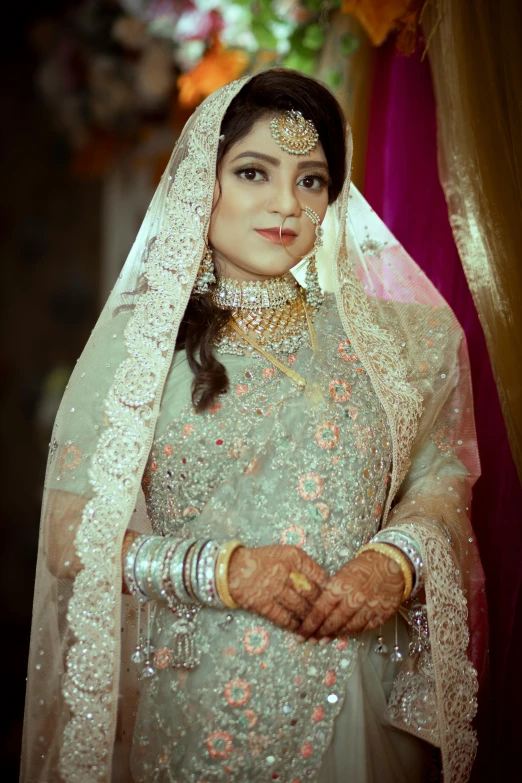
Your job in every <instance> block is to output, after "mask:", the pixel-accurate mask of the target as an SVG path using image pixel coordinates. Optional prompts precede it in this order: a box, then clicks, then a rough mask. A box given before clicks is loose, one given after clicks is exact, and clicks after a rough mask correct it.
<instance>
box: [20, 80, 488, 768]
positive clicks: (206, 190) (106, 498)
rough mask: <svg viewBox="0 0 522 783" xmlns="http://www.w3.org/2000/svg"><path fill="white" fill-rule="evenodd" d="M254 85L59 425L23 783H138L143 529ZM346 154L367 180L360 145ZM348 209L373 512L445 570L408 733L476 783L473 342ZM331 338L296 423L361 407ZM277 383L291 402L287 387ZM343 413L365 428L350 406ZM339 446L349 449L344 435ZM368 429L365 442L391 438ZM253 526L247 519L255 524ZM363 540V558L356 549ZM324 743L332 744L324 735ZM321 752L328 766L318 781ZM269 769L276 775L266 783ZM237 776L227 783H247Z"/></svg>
mask: <svg viewBox="0 0 522 783" xmlns="http://www.w3.org/2000/svg"><path fill="white" fill-rule="evenodd" d="M250 78H252V77H247V79H244V80H240V81H239V82H234V83H232V84H230V85H227V86H226V87H224V88H222V89H221V90H219V91H217V92H216V93H215V94H213V95H212V96H210V97H209V98H208V99H207V100H206V101H205V102H204V103H203V104H202V105H201V106H200V107H199V108H198V110H197V111H196V112H195V113H194V115H193V116H192V117H191V119H190V120H189V122H188V123H187V125H186V127H185V128H184V130H183V132H182V134H181V136H180V139H179V141H178V143H177V145H176V147H175V149H174V151H173V153H172V157H171V160H170V162H169V164H168V166H167V169H166V171H165V174H164V176H163V178H162V180H161V182H160V184H159V186H158V189H157V191H156V194H155V196H154V198H153V200H152V203H151V206H150V207H149V210H148V212H147V215H146V217H145V220H144V222H143V225H142V227H141V229H140V231H139V233H138V236H137V239H136V242H135V243H134V245H133V248H132V249H131V252H130V254H129V257H128V259H127V262H126V264H125V266H124V268H123V270H122V273H121V275H120V277H119V279H118V281H117V283H116V285H115V288H114V289H113V291H112V293H111V295H110V297H109V299H108V302H107V304H106V306H105V308H104V310H103V312H102V314H101V316H100V319H99V321H98V323H97V324H96V327H95V329H94V331H93V333H92V335H91V338H90V340H89V342H88V344H87V346H86V348H85V350H84V353H83V354H82V356H81V357H80V359H79V361H78V363H77V366H76V368H75V371H74V373H73V375H72V377H71V380H70V382H69V386H68V388H67V390H66V393H65V395H64V398H63V401H62V404H61V407H60V410H59V412H58V416H57V420H56V424H55V428H54V431H53V437H52V442H51V450H50V454H49V463H48V470H47V475H46V484H45V487H46V491H45V497H44V503H43V509H42V526H41V536H40V549H39V561H38V569H37V583H36V590H35V604H34V614H33V627H32V640H31V651H30V658H29V676H28V687H27V706H26V722H25V732H24V750H23V762H22V781H24V783H27V782H29V781H43V780H53V781H63V783H72V781H81V783H95V781H97V782H98V783H100V782H103V783H108V781H109V780H111V777H113V770H116V766H115V760H116V759H117V758H118V757H119V756H120V755H121V767H120V768H121V769H122V770H125V768H126V766H125V765H126V757H127V756H128V739H129V736H130V734H131V732H132V721H133V718H134V715H135V707H136V698H135V697H136V695H137V688H136V680H135V670H134V668H133V667H132V665H131V663H130V660H129V645H130V644H131V643H132V641H131V640H132V638H133V633H134V625H135V621H136V614H137V613H136V607H135V606H133V603H132V601H130V600H125V601H124V602H122V601H121V546H122V540H123V537H124V534H125V531H126V529H127V528H128V527H132V528H134V529H140V530H150V520H149V519H148V517H147V514H146V509H145V506H144V496H143V491H142V489H141V482H142V479H143V473H144V469H145V465H146V463H147V461H148V457H149V454H150V451H151V446H152V444H153V441H154V438H155V430H156V423H157V420H158V416H159V413H160V410H161V406H162V397H163V392H164V389H165V384H166V381H167V378H168V377H169V374H170V371H171V369H172V359H173V355H174V346H175V341H176V336H177V333H178V329H179V325H180V322H181V319H182V316H183V313H184V312H185V309H186V306H187V302H188V300H189V297H190V294H191V290H192V287H193V284H194V280H195V277H196V274H197V271H198V269H199V266H200V263H201V259H202V257H203V253H204V249H205V241H206V237H207V232H208V226H209V221H210V214H211V210H212V203H213V195H214V186H215V179H216V155H217V149H218V144H219V135H220V127H221V121H222V118H223V116H224V113H225V111H226V110H227V107H228V105H229V104H230V101H231V100H232V99H233V98H234V96H235V95H236V94H237V93H238V91H239V90H240V89H241V88H242V86H243V85H244V84H246V82H247V81H248V80H249V79H250ZM348 130H349V129H348ZM345 152H346V159H347V161H346V162H347V170H348V171H350V164H351V158H352V145H351V134H350V133H349V132H348V134H347V147H346V151H345ZM329 213H330V214H329V220H330V222H329V232H331V233H332V235H333V236H332V237H331V238H329V239H330V241H328V242H326V243H325V246H326V247H330V248H332V250H331V255H330V256H329V257H328V258H327V259H326V261H327V263H328V264H329V265H330V267H331V280H332V284H333V293H334V298H333V306H334V311H333V315H334V317H335V318H337V319H339V324H340V327H339V328H341V329H342V336H343V338H345V339H343V340H342V341H341V342H340V343H339V342H338V344H337V347H336V348H335V350H334V355H335V356H336V361H337V362H338V364H339V367H344V365H345V364H346V365H347V367H348V366H349V365H350V364H351V363H352V362H353V361H355V359H357V360H358V361H359V362H360V364H361V367H360V369H361V372H362V373H366V374H367V377H368V382H369V383H370V384H371V387H372V389H373V392H374V394H375V395H376V398H377V399H378V401H379V404H380V406H381V407H382V411H383V412H384V415H385V417H386V422H387V427H388V428H389V442H388V446H389V448H390V454H391V460H392V463H391V471H390V475H389V478H388V479H387V481H386V485H385V497H383V502H382V503H381V504H380V505H378V506H377V507H376V508H375V510H374V513H375V514H377V515H378V517H377V520H378V524H381V525H385V524H389V523H391V524H393V525H394V526H399V525H405V526H406V527H407V529H408V530H409V531H410V532H411V533H412V534H414V535H415V538H416V540H417V541H418V543H419V546H420V548H421V552H422V554H423V558H424V561H425V567H426V607H425V609H424V610H423V612H424V613H425V618H426V622H427V626H428V629H429V632H430V634H431V653H432V654H431V655H430V653H429V645H428V646H427V647H423V648H422V652H421V653H420V654H418V655H416V656H415V657H412V658H411V659H410V658H409V659H408V661H407V665H405V667H403V669H402V670H401V672H400V674H399V675H398V677H397V678H396V682H395V683H394V688H393V691H392V695H391V701H390V719H391V720H392V722H393V725H394V726H396V727H397V728H400V729H402V730H404V731H406V732H410V733H412V734H414V735H415V736H420V737H424V738H425V739H427V740H428V741H429V742H431V743H432V744H434V745H436V746H438V747H440V748H441V751H442V758H443V764H444V770H445V777H446V780H447V781H448V782H450V781H451V783H461V782H462V783H464V781H466V780H467V779H468V777H469V772H470V768H471V764H472V762H473V757H474V754H475V749H476V740H475V735H474V733H473V731H472V729H471V720H472V718H473V715H474V712H475V708H476V673H475V670H474V669H473V668H472V666H471V663H470V661H469V659H468V647H469V632H468V622H467V621H468V620H469V627H470V628H471V632H472V635H473V636H474V631H475V629H476V628H477V619H478V618H479V617H480V613H481V610H482V609H483V608H484V598H483V586H482V571H481V567H480V564H479V562H478V560H477V555H476V547H475V544H474V537H473V535H472V532H471V528H470V525H469V519H468V513H467V510H468V507H469V497H470V491H471V486H472V484H473V482H474V481H475V480H476V478H477V475H478V473H479V470H480V468H479V462H478V456H477V450H476V439H475V430H474V423H473V405H472V399H471V387H470V378H469V363H468V359H467V350H466V343H465V340H464V339H463V335H462V332H461V329H460V327H459V325H458V323H457V321H456V319H455V317H454V315H453V313H452V311H451V309H450V308H449V307H448V306H447V304H446V303H445V302H444V300H443V299H442V297H441V296H440V295H439V294H438V293H437V291H436V290H435V289H434V287H433V286H432V284H431V283H430V282H429V280H428V279H427V278H426V277H425V276H424V275H423V273H422V272H421V270H420V269H419V268H418V267H417V266H416V265H415V263H414V262H413V260H412V259H411V257H410V256H409V255H408V254H407V253H406V252H405V251H404V248H403V247H402V246H401V245H400V244H399V243H398V242H397V240H396V239H395V238H394V236H393V235H392V234H391V233H390V232H389V230H388V229H387V228H386V226H385V225H384V224H383V223H382V222H381V221H380V219H379V218H378V217H377V215H376V214H375V213H374V212H373V211H372V210H371V208H370V207H369V206H368V204H367V202H366V201H365V200H364V198H362V196H361V195H360V194H359V193H358V191H357V190H356V189H355V188H350V180H349V177H348V178H347V180H346V182H345V185H344V187H343V190H342V193H341V195H340V196H339V198H338V200H337V201H336V202H335V204H334V205H332V207H331V208H330V210H329ZM323 260H324V259H323ZM129 305H130V306H129ZM317 339H318V346H319V349H318V351H317V356H315V357H314V356H308V360H309V372H310V377H309V380H310V386H309V388H307V390H306V396H305V397H304V399H303V400H298V401H297V408H299V407H301V408H302V407H303V406H304V407H305V408H306V406H309V407H310V408H311V409H313V410H314V411H315V410H316V408H317V406H319V405H323V406H324V408H325V411H328V410H330V409H331V407H329V406H332V405H333V406H334V408H335V406H337V405H344V404H345V403H347V402H348V400H349V392H350V390H349V383H348V381H347V380H346V378H345V377H344V376H345V375H346V377H347V376H348V372H349V370H348V369H347V370H346V371H344V370H341V369H340V370H339V377H337V378H330V379H329V380H328V383H327V384H326V385H325V383H326V381H324V379H321V377H320V376H321V370H320V365H321V360H322V357H324V356H327V355H328V353H327V350H326V348H327V346H328V345H329V340H330V338H329V334H328V330H327V329H326V328H325V330H319V331H318V334H317ZM330 342H331V340H330ZM109 346H110V347H109ZM330 347H331V346H330ZM334 347H335V346H334ZM352 352H353V353H352ZM354 357H355V358H354ZM300 360H301V357H298V358H296V362H297V361H300ZM278 383H280V384H281V387H283V386H284V385H285V384H287V379H286V378H285V379H280V381H278ZM287 385H288V384H287ZM295 394H296V391H295V389H292V390H290V391H289V395H290V396H295ZM274 402H275V400H274ZM284 403H285V395H283V398H282V400H281V406H278V411H277V415H278V417H279V419H280V421H281V422H282V424H284V425H285V426H286V427H287V428H288V431H289V432H291V431H292V429H293V426H292V416H293V408H292V406H291V405H290V406H288V405H287V406H285V404H284ZM335 411H336V416H340V413H341V411H340V410H339V409H338V408H335ZM344 415H345V416H349V415H350V410H349V403H348V408H347V411H345V412H344ZM352 415H353V412H352ZM297 421H299V422H300V423H302V422H303V421H304V420H303V418H302V417H298V419H297ZM262 429H263V430H265V429H266V432H267V438H266V441H263V443H259V444H256V443H255V442H254V443H253V448H254V449H256V448H258V450H259V451H260V452H263V454H267V455H270V454H271V453H273V454H276V453H277V449H278V442H277V441H276V440H275V439H274V438H273V437H272V435H271V420H270V419H268V418H267V419H266V423H265V424H264V425H263V427H262ZM370 429H371V428H370ZM330 430H331V431H332V432H333V434H334V436H335V427H334V426H332V427H330ZM362 430H363V431H362V432H361V438H362V439H363V440H362V442H363V445H364V438H365V437H366V438H368V437H370V435H372V436H374V433H370V432H365V430H364V427H363V428H362ZM309 435H310V433H308V435H307V436H308V437H309ZM321 437H322V436H321ZM334 439H335V437H334ZM387 440H388V439H387ZM314 442H316V444H317V440H315V441H314ZM180 456H181V455H180ZM261 456H262V454H261V453H260V457H261ZM302 456H303V455H301V457H302ZM271 464H272V462H271V461H270V460H267V461H264V460H263V459H259V462H258V464H257V465H256V470H255V471H250V472H248V471H246V470H245V471H244V472H241V471H238V472H237V474H235V475H234V476H233V479H234V482H235V488H236V489H237V503H236V497H235V495H234V492H233V493H232V495H231V499H230V498H229V502H230V506H229V507H227V506H226V505H225V507H224V511H223V509H222V511H221V513H224V514H226V515H228V517H230V521H231V524H230V525H229V526H228V528H227V530H226V533H227V537H228V535H231V536H234V533H235V529H234V513H235V509H236V508H244V509H247V508H248V503H249V501H250V499H251V493H250V494H249V492H250V489H249V488H251V487H252V482H254V481H255V482H257V483H258V485H259V486H260V487H262V488H263V487H264V492H265V495H264V497H265V498H266V499H267V501H270V500H271V498H270V493H269V492H267V487H268V486H269V484H270V481H273V480H274V476H275V474H274V471H272V469H271ZM336 464H337V463H335V461H333V460H332V461H331V465H332V466H334V465H336ZM339 464H342V463H339ZM329 470H330V471H333V472H334V473H335V471H334V470H333V468H332V467H331V466H330V468H329ZM340 471H341V468H339V469H338V471H337V473H336V480H337V482H340V481H342V478H343V476H342V475H341V473H340ZM277 475H284V472H283V473H281V471H280V472H279V473H277ZM303 481H305V484H306V486H305V485H303V486H304V489H302V492H303V493H304V495H305V496H306V497H304V498H303V497H302V499H304V501H305V502H308V501H310V500H313V499H314V498H315V497H316V496H317V493H320V491H321V489H322V483H321V477H320V476H317V475H312V476H306V477H305V478H304V479H303ZM309 484H310V485H313V486H312V488H310V487H309V486H308V485H309ZM314 486H315V490H314V489H313V487H314ZM372 491H374V490H373V488H372ZM260 494H261V495H262V493H260ZM211 503H212V497H210V499H209V501H208V504H209V506H208V508H207V507H206V506H204V507H203V508H202V509H201V515H202V516H201V520H200V521H201V523H203V522H204V521H205V520H206V519H208V520H210V521H212V514H211ZM338 505H339V503H338ZM364 520H365V521H367V516H366V515H365V517H364ZM244 523H245V520H243V519H241V520H239V521H237V526H240V525H241V524H244ZM374 524H375V522H374ZM239 529H240V527H238V530H239ZM361 536H362V533H361ZM352 543H353V546H354V547H355V546H357V544H358V541H357V540H356V538H355V537H354V540H353V542H352ZM359 543H360V542H359ZM417 609H418V607H417ZM406 614H407V615H408V612H407V611H406ZM408 616H409V615H408ZM478 627H479V629H480V623H479V625H478ZM120 633H121V634H122V636H120ZM478 639H479V642H480V634H479V636H478ZM334 717H335V715H334V714H332V716H331V717H330V719H329V720H330V723H329V728H330V729H331V726H332V722H333V719H334ZM301 731H303V736H306V734H307V733H310V734H311V733H314V736H315V734H316V733H317V727H316V726H315V721H313V718H312V716H311V714H310V715H309V714H307V713H303V724H302V728H301ZM326 733H327V732H325V734H326ZM318 739H320V741H321V742H324V736H323V738H322V739H321V738H319V737H318ZM273 740H274V743H275V744H277V742H278V741H279V740H278V738H277V737H274V738H273ZM207 748H208V746H207ZM321 748H322V750H324V745H323V746H319V747H318V753H317V756H316V757H314V760H313V762H312V761H309V764H310V769H311V770H312V778H311V779H313V775H314V774H316V771H317V768H318V764H319V763H320V755H321V752H320V751H321ZM117 750H120V751H122V753H121V754H117V753H116V752H115V751H117ZM264 752H268V751H264ZM307 756H308V754H307ZM297 762H298V763H299V764H301V763H302V762H301V761H300V760H299V759H297ZM264 770H265V767H264V766H262V767H259V774H260V775H261V774H263V775H264ZM234 774H235V778H227V779H230V780H231V781H232V780H234V779H235V780H237V781H240V780H241V778H240V777H237V775H238V774H239V773H238V772H237V771H235V772H234ZM124 775H125V773H124V772H120V773H118V774H116V773H115V777H114V778H113V779H115V780H117V781H124V780H125V777H124ZM122 776H123V777H122ZM260 779H261V778H260ZM262 779H264V777H263V778H262Z"/></svg>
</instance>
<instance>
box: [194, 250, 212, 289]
mask: <svg viewBox="0 0 522 783" xmlns="http://www.w3.org/2000/svg"><path fill="white" fill-rule="evenodd" d="M215 282H216V272H215V269H214V260H213V258H212V250H211V249H210V247H209V246H208V245H207V246H206V249H205V255H204V256H203V258H202V259H201V264H200V265H199V269H198V274H197V277H196V282H195V283H194V288H193V289H192V293H193V294H200V295H203V294H208V292H209V291H210V287H211V286H212V285H214V283H215Z"/></svg>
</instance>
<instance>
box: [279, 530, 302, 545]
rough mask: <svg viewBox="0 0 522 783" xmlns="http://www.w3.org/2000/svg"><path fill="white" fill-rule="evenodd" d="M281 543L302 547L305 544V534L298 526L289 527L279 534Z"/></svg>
mask: <svg viewBox="0 0 522 783" xmlns="http://www.w3.org/2000/svg"><path fill="white" fill-rule="evenodd" d="M280 540H281V543H282V544H287V545H289V546H298V547H303V546H304V545H305V544H306V532H305V530H304V528H302V527H301V526H300V525H290V527H286V528H285V529H284V530H283V531H282V533H281V539H280Z"/></svg>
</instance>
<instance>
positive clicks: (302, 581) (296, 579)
mask: <svg viewBox="0 0 522 783" xmlns="http://www.w3.org/2000/svg"><path fill="white" fill-rule="evenodd" d="M289 576H290V581H291V582H292V584H293V586H294V587H295V589H296V590H297V592H300V591H302V592H308V590H311V589H312V585H311V584H310V582H309V581H308V579H307V578H306V576H305V575H304V574H302V573H301V571H290V574H289Z"/></svg>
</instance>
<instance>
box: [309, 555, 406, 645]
mask: <svg viewBox="0 0 522 783" xmlns="http://www.w3.org/2000/svg"><path fill="white" fill-rule="evenodd" d="M403 592H404V576H403V574H402V571H401V569H400V568H399V566H398V565H397V563H396V562H395V561H394V560H392V559H391V558H389V557H386V555H383V554H381V553H380V552H372V551H366V552H363V553H361V554H360V555H358V556H357V557H355V558H354V559H353V560H351V561H350V562H349V563H347V564H346V565H344V566H343V567H342V568H341V569H340V570H339V571H338V572H337V573H336V574H334V576H332V577H331V579H330V580H329V582H328V584H327V585H326V587H325V589H324V591H323V593H322V595H321V596H320V598H318V600H317V601H316V603H315V604H314V606H313V608H312V610H311V611H310V614H309V615H308V617H307V618H306V619H305V620H304V622H303V623H302V625H301V626H300V627H299V628H298V629H297V633H298V634H299V635H301V636H304V637H305V638H307V637H309V636H312V635H314V636H316V637H324V636H341V635H344V634H347V633H363V632H365V631H371V630H373V629H374V628H377V627H378V626H379V625H384V623H385V622H386V621H387V620H389V619H390V617H393V615H394V614H395V613H396V612H397V610H398V608H399V606H400V604H401V599H402V595H403Z"/></svg>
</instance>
